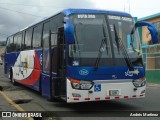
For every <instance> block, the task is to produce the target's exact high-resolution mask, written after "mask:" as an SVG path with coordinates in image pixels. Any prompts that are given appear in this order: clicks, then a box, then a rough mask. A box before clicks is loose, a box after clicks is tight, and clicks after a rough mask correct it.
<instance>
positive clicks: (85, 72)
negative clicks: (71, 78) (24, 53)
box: [79, 69, 89, 75]
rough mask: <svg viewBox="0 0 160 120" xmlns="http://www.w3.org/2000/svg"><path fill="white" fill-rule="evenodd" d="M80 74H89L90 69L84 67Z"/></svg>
mask: <svg viewBox="0 0 160 120" xmlns="http://www.w3.org/2000/svg"><path fill="white" fill-rule="evenodd" d="M79 74H80V75H88V74H89V71H88V70H86V69H82V70H80V71H79Z"/></svg>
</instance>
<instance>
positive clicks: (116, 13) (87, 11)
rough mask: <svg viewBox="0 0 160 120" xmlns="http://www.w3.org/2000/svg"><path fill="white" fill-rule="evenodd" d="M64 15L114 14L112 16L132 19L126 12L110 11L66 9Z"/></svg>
mask: <svg viewBox="0 0 160 120" xmlns="http://www.w3.org/2000/svg"><path fill="white" fill-rule="evenodd" d="M63 13H64V14H65V15H66V16H68V15H71V14H81V13H84V14H85V13H86V14H89V13H90V14H93V13H95V14H112V15H122V16H126V17H131V15H130V14H128V13H125V12H119V11H109V10H96V9H65V10H63Z"/></svg>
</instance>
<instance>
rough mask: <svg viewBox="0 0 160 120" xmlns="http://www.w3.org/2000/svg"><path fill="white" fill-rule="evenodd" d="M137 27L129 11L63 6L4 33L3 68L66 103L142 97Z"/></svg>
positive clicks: (151, 28)
mask: <svg viewBox="0 0 160 120" xmlns="http://www.w3.org/2000/svg"><path fill="white" fill-rule="evenodd" d="M138 26H148V29H149V31H150V33H151V36H152V39H153V43H156V42H157V31H156V30H155V27H154V26H152V25H151V24H150V23H145V22H138V23H136V24H135V23H134V19H133V18H132V16H131V15H130V14H128V13H123V12H116V11H104V10H90V9H66V10H64V11H62V12H59V13H58V14H56V15H54V16H51V17H49V18H46V19H45V20H43V21H41V22H39V23H36V24H34V25H31V26H29V27H27V28H25V29H23V30H21V31H19V32H17V33H15V34H13V35H11V36H9V37H8V38H7V43H6V50H5V67H4V69H5V73H6V74H7V75H8V76H9V78H10V79H11V82H12V83H13V84H15V83H19V84H23V85H25V86H27V87H29V88H31V89H34V90H36V91H39V92H40V93H41V94H42V96H44V97H46V98H47V99H53V100H57V99H63V100H65V101H66V102H67V103H71V102H86V101H100V100H112V99H122V98H143V97H145V89H146V79H145V67H144V65H143V60H142V54H141V52H142V50H141V44H140V38H139V35H138V29H137V27H138Z"/></svg>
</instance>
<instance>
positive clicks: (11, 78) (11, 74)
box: [10, 69, 17, 85]
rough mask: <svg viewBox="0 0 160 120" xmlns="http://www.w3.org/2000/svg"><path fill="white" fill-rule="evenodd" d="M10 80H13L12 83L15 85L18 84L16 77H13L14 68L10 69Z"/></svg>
mask: <svg viewBox="0 0 160 120" xmlns="http://www.w3.org/2000/svg"><path fill="white" fill-rule="evenodd" d="M10 80H11V83H12V84H13V85H17V83H16V81H15V79H14V78H13V71H12V69H11V70H10Z"/></svg>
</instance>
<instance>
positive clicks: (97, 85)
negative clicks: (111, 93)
mask: <svg viewBox="0 0 160 120" xmlns="http://www.w3.org/2000/svg"><path fill="white" fill-rule="evenodd" d="M100 91H101V84H95V85H94V92H100Z"/></svg>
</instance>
